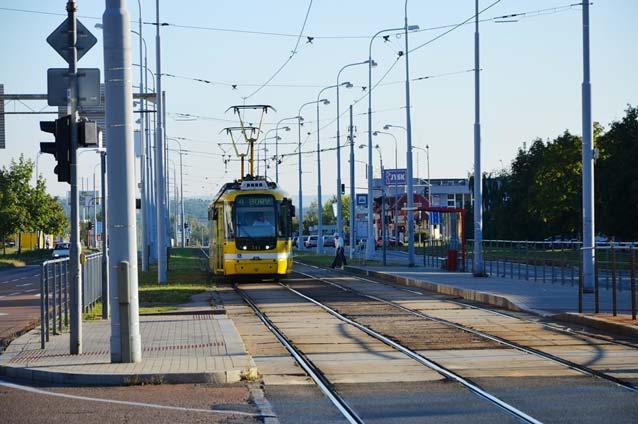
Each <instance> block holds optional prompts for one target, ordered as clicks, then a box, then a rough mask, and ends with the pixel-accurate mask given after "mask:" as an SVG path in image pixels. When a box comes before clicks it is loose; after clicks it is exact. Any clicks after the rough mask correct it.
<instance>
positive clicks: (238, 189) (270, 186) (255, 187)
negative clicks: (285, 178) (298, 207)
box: [212, 178, 287, 204]
mask: <svg viewBox="0 0 638 424" xmlns="http://www.w3.org/2000/svg"><path fill="white" fill-rule="evenodd" d="M258 183H262V184H258ZM249 193H250V194H272V195H273V196H275V199H277V200H282V199H283V198H285V197H287V193H286V192H285V191H283V190H281V189H280V188H279V186H278V185H277V183H275V182H274V181H266V180H265V179H261V178H255V179H243V180H235V181H233V182H229V183H226V184H224V185H223V186H222V187H221V189H220V190H219V192H218V193H217V195H216V196H215V198H214V200H213V202H212V203H213V204H215V203H217V202H218V201H220V200H224V201H232V200H234V199H235V198H236V197H237V196H239V195H242V194H249Z"/></svg>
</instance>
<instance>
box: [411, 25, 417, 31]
mask: <svg viewBox="0 0 638 424" xmlns="http://www.w3.org/2000/svg"><path fill="white" fill-rule="evenodd" d="M418 29H419V26H418V25H408V31H416V30H418Z"/></svg>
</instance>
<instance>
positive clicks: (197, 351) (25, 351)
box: [0, 306, 257, 385]
mask: <svg viewBox="0 0 638 424" xmlns="http://www.w3.org/2000/svg"><path fill="white" fill-rule="evenodd" d="M82 332H83V353H82V354H80V355H70V354H69V333H68V332H67V333H62V334H59V335H51V336H50V341H49V342H48V343H46V347H45V349H40V328H39V327H38V328H36V329H34V330H31V331H29V332H28V333H26V334H24V335H22V336H20V337H18V338H17V339H16V340H14V341H13V342H12V343H11V344H10V345H9V346H8V348H7V350H6V351H5V352H4V353H3V354H2V355H0V375H6V376H9V377H16V378H23V379H28V380H33V381H42V382H47V383H54V384H73V385H137V384H162V383H234V382H238V381H240V380H241V379H253V378H255V377H256V375H257V368H256V366H255V362H254V361H253V359H252V357H251V356H250V355H249V354H248V353H247V352H246V348H245V347H244V344H243V342H242V339H241V337H240V335H239V333H238V332H237V329H236V328H235V325H234V324H233V322H232V320H230V319H229V318H228V317H227V316H226V314H225V313H224V311H223V310H218V309H217V310H214V309H213V308H211V307H210V306H207V307H204V308H202V307H186V308H180V309H178V310H176V311H171V312H170V313H165V314H160V315H142V316H140V334H141V338H142V362H140V363H136V364H124V363H111V362H110V350H109V338H110V334H111V328H110V321H106V320H97V321H84V322H83V325H82Z"/></svg>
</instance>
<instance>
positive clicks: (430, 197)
mask: <svg viewBox="0 0 638 424" xmlns="http://www.w3.org/2000/svg"><path fill="white" fill-rule="evenodd" d="M412 148H413V149H417V150H423V151H424V152H425V159H426V161H427V168H428V169H427V171H428V207H431V206H432V184H431V183H430V146H429V145H428V144H426V145H425V149H424V148H422V147H418V146H412ZM417 153H418V152H417ZM417 169H418V165H417ZM428 234H429V239H430V241H432V227H431V226H430V221H429V220H428Z"/></svg>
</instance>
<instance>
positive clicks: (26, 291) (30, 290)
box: [24, 289, 38, 293]
mask: <svg viewBox="0 0 638 424" xmlns="http://www.w3.org/2000/svg"><path fill="white" fill-rule="evenodd" d="M36 290H38V289H29V290H25V291H24V292H25V293H31V292H34V291H36Z"/></svg>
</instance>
